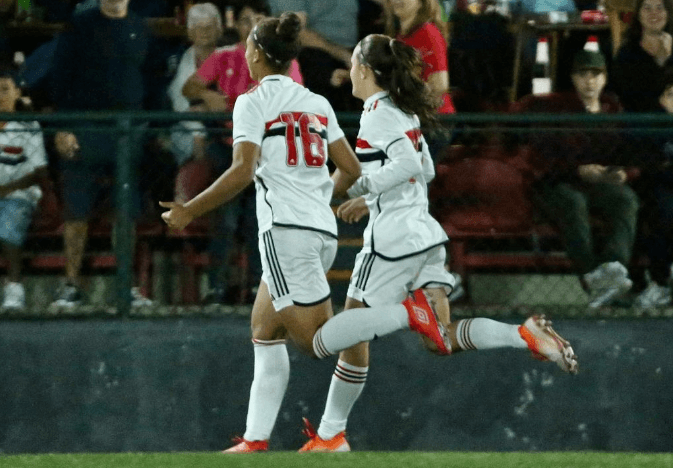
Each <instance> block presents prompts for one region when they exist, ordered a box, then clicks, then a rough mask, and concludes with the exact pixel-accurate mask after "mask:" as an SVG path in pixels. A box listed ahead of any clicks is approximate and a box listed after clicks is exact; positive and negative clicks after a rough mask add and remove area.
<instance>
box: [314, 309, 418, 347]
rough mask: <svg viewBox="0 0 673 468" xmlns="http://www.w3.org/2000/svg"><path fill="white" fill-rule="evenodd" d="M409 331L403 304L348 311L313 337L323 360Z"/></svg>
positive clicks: (327, 323) (333, 319)
mask: <svg viewBox="0 0 673 468" xmlns="http://www.w3.org/2000/svg"><path fill="white" fill-rule="evenodd" d="M407 328H409V314H408V313H407V309H406V308H405V307H404V306H403V305H402V304H395V305H387V306H382V307H369V308H365V309H347V310H344V311H343V312H341V313H339V314H337V315H335V316H334V317H332V318H331V319H329V320H328V321H327V322H325V324H324V325H323V326H322V327H321V328H320V329H319V330H318V331H317V332H316V334H315V335H314V336H313V352H314V353H315V355H316V356H318V357H319V358H320V359H323V358H326V357H327V356H331V355H333V354H337V353H339V352H340V351H343V350H344V349H348V348H350V347H351V346H353V345H356V344H358V343H362V342H363V341H371V340H373V339H374V338H376V337H378V336H383V335H387V334H388V333H392V332H394V331H397V330H402V329H407Z"/></svg>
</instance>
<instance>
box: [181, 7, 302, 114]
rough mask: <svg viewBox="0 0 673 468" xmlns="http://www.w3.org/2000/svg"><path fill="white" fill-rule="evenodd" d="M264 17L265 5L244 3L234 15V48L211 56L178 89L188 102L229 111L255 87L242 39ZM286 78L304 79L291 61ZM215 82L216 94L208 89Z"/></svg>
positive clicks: (228, 48)
mask: <svg viewBox="0 0 673 468" xmlns="http://www.w3.org/2000/svg"><path fill="white" fill-rule="evenodd" d="M268 14H269V10H268V7H266V5H264V4H257V3H256V2H253V1H250V2H247V4H246V5H245V6H244V7H243V8H241V10H240V11H239V12H238V15H237V20H236V28H237V29H238V34H239V37H240V39H241V40H240V41H239V42H238V44H236V45H233V46H229V47H223V48H221V49H218V50H216V51H215V52H214V53H213V54H211V55H210V57H208V59H206V61H205V62H203V64H202V65H201V67H199V69H198V70H197V71H196V73H194V74H193V75H192V76H191V77H190V78H189V79H188V80H187V82H186V83H185V86H184V87H183V88H182V94H183V95H184V96H185V97H187V98H188V99H190V100H203V102H204V104H205V105H206V107H207V108H208V110H210V111H214V112H217V111H221V112H227V111H229V112H230V111H231V110H233V108H234V103H235V102H236V99H237V98H238V96H240V95H241V94H243V93H245V92H246V91H247V90H248V89H250V88H252V86H253V85H255V84H256V83H255V82H254V81H253V80H252V78H250V72H249V71H248V65H247V63H246V61H245V40H246V39H247V37H248V35H249V34H250V31H251V30H252V28H253V26H254V25H255V24H257V22H259V20H261V19H262V18H264V16H265V15H268ZM288 75H289V76H290V77H291V78H292V79H293V80H294V81H296V82H297V83H299V84H303V82H304V80H303V78H302V75H301V71H300V70H299V63H298V62H297V61H296V60H293V61H292V64H291V65H290V69H289V71H288ZM215 83H216V84H217V91H214V90H212V89H209V86H211V85H212V84H215Z"/></svg>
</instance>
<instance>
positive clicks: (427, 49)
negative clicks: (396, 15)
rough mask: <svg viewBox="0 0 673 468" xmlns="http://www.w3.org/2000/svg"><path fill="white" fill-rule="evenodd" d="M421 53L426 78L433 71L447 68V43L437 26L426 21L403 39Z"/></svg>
mask: <svg viewBox="0 0 673 468" xmlns="http://www.w3.org/2000/svg"><path fill="white" fill-rule="evenodd" d="M404 42H406V43H407V44H409V45H410V46H412V47H413V48H415V49H416V50H418V51H419V53H420V54H421V59H422V60H423V63H424V64H425V69H424V70H423V78H424V79H427V78H428V76H430V75H432V74H433V73H437V72H441V71H447V70H448V69H449V65H448V59H447V45H446V40H445V39H444V36H442V33H441V32H440V31H439V29H438V28H437V26H435V25H434V24H432V23H426V24H425V25H424V26H423V27H422V28H421V29H419V30H418V31H416V33H415V34H413V35H412V36H411V37H408V38H407V39H406V40H404Z"/></svg>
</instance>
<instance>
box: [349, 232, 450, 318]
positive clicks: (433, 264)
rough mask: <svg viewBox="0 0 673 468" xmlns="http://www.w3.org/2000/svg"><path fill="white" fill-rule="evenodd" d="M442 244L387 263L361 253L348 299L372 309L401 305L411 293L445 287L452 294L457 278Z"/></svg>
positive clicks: (356, 260) (357, 258)
mask: <svg viewBox="0 0 673 468" xmlns="http://www.w3.org/2000/svg"><path fill="white" fill-rule="evenodd" d="M445 264H446V249H445V248H444V246H443V245H440V246H437V247H435V248H433V249H431V250H428V251H427V252H423V253H420V254H418V255H414V256H413V257H408V258H404V259H401V260H395V261H388V260H384V259H382V258H381V257H378V256H377V255H376V254H373V253H363V252H360V253H359V254H358V255H357V257H356V258H355V267H354V268H353V274H352V276H351V282H350V285H349V286H348V297H352V298H353V299H356V300H358V301H360V302H364V303H365V304H367V305H369V306H378V305H385V304H391V303H398V302H402V301H403V300H404V299H406V298H407V295H408V294H409V292H410V291H414V290H416V289H419V288H425V287H437V288H441V287H444V289H445V290H446V294H447V295H448V294H450V293H451V291H453V287H454V285H455V284H456V279H455V278H454V277H453V275H452V274H451V273H449V272H448V271H447V270H446V268H445V266H444V265H445Z"/></svg>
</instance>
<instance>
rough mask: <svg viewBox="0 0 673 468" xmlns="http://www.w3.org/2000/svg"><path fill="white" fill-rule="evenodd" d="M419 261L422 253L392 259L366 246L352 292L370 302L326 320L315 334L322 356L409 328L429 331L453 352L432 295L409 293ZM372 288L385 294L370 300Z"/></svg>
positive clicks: (318, 353) (439, 344)
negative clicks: (369, 250) (368, 249)
mask: <svg viewBox="0 0 673 468" xmlns="http://www.w3.org/2000/svg"><path fill="white" fill-rule="evenodd" d="M417 262H418V259H417V258H416V257H411V258H408V259H404V260H400V261H394V262H391V261H387V260H384V259H382V258H380V257H378V256H376V255H375V254H372V253H364V252H360V253H359V254H358V256H357V258H356V261H355V267H354V268H353V277H352V278H351V286H350V287H349V291H348V296H349V297H351V298H353V299H355V300H357V301H360V302H362V303H366V304H368V305H369V306H370V307H367V308H354V309H347V310H344V311H343V312H341V313H340V314H338V315H336V316H335V317H333V318H331V319H330V320H329V321H328V322H327V323H325V325H323V326H322V328H321V329H320V330H318V332H317V333H316V335H315V337H314V346H313V347H314V352H315V354H316V356H318V357H320V358H324V357H327V356H330V355H333V354H337V353H339V352H340V351H343V350H345V349H348V348H350V347H351V346H354V345H356V344H358V343H361V342H364V341H371V340H373V339H375V338H376V337H381V336H384V335H387V334H389V333H392V332H394V331H397V330H406V329H412V330H414V331H416V332H418V333H420V334H422V335H424V336H427V337H429V338H430V339H432V341H433V342H434V343H435V344H436V346H437V347H438V348H439V349H443V350H444V352H448V349H447V348H446V345H445V344H444V340H445V333H444V330H443V327H442V326H440V324H439V323H438V321H437V317H436V313H435V311H433V310H432V307H431V305H430V304H429V303H428V302H427V298H426V297H425V296H424V295H423V294H422V293H420V294H417V295H415V296H413V297H407V295H408V292H409V289H408V287H407V285H408V283H410V281H411V279H412V278H414V277H415V275H416V272H417V271H418V265H416V263H417ZM365 291H366V292H365ZM371 291H375V292H376V296H371V297H372V298H375V297H376V298H378V297H380V299H373V302H370V300H369V297H370V296H367V297H368V299H366V300H365V294H370V293H371ZM398 301H399V302H398ZM396 302H397V303H396Z"/></svg>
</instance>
